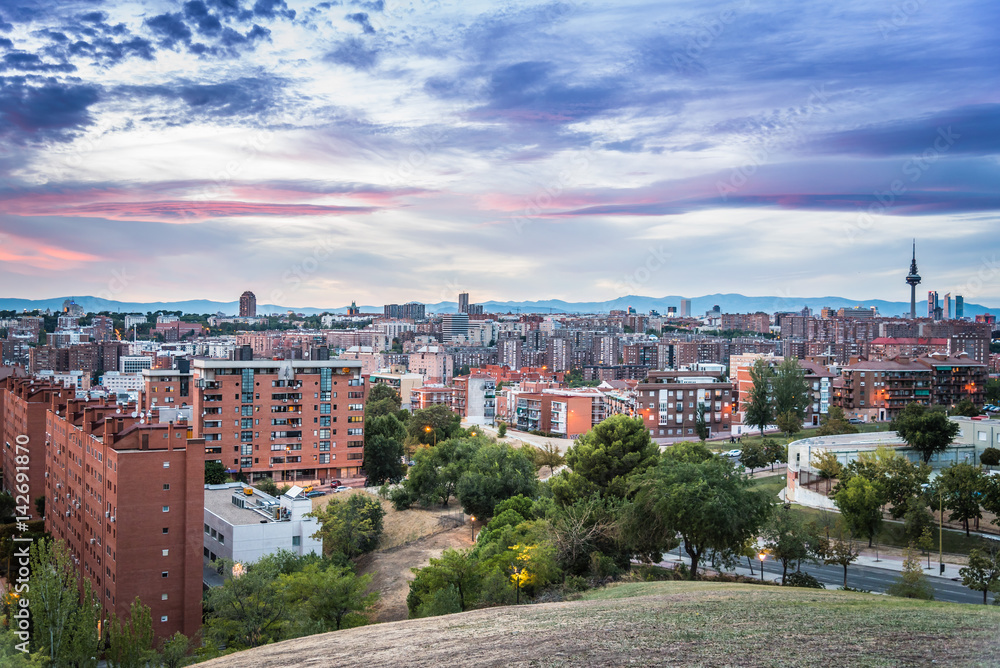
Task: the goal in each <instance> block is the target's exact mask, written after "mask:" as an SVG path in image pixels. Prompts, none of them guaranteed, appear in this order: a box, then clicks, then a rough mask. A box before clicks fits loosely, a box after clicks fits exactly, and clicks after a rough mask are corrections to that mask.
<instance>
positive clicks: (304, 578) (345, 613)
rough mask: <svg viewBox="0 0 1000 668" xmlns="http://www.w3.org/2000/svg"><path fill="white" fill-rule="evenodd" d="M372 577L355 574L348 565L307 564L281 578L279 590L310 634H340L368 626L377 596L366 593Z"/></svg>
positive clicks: (295, 616)
mask: <svg viewBox="0 0 1000 668" xmlns="http://www.w3.org/2000/svg"><path fill="white" fill-rule="evenodd" d="M371 582H372V576H371V575H361V576H359V575H358V574H357V573H355V572H354V571H353V570H352V569H351V568H350V567H349V566H335V565H328V564H327V565H323V564H319V563H312V564H307V565H306V566H305V567H304V568H303V569H302V570H300V571H296V572H295V573H291V574H288V575H282V576H281V582H280V585H279V586H280V588H281V590H282V593H283V595H284V596H285V598H286V600H287V602H288V605H289V607H290V608H293V609H295V610H296V614H294V615H292V617H293V618H294V619H296V621H297V622H302V621H306V620H307V621H308V624H305V625H304V626H305V627H306V629H307V630H308V632H309V633H324V632H326V631H331V630H333V631H339V630H341V629H345V628H353V627H355V626H362V625H364V624H367V623H368V618H367V616H366V613H367V612H368V611H370V610H371V609H372V607H373V606H374V605H375V602H376V601H377V600H378V593H377V592H372V593H370V594H368V593H366V591H367V590H368V588H369V587H370V586H371Z"/></svg>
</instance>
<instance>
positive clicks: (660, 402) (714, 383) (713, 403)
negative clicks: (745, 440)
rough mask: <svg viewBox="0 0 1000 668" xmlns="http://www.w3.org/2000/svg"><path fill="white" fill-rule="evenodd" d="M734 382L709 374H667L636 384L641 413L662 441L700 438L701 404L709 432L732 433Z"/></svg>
mask: <svg viewBox="0 0 1000 668" xmlns="http://www.w3.org/2000/svg"><path fill="white" fill-rule="evenodd" d="M733 395H734V392H733V384H732V383H728V382H722V381H720V380H719V379H718V378H717V377H714V376H706V375H693V374H692V375H686V374H685V375H677V374H663V375H657V376H653V375H652V374H651V377H650V382H647V383H639V385H638V386H637V387H636V402H635V406H636V410H637V413H638V414H637V417H639V418H640V419H642V422H643V424H644V425H645V426H646V428H647V429H649V433H650V436H652V437H653V438H655V439H656V440H658V441H660V440H662V441H668V442H669V441H677V440H691V439H696V438H698V436H697V432H696V427H697V423H698V411H699V407H700V406H703V407H704V410H705V424H706V426H707V427H708V429H709V435H710V436H714V435H718V434H721V433H728V432H729V431H730V427H731V425H732V418H733Z"/></svg>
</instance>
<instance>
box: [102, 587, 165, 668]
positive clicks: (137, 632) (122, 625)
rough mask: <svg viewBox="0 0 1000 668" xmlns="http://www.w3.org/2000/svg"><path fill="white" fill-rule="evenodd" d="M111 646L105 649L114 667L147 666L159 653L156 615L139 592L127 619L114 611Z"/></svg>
mask: <svg viewBox="0 0 1000 668" xmlns="http://www.w3.org/2000/svg"><path fill="white" fill-rule="evenodd" d="M108 626H109V640H108V649H107V652H106V653H105V656H106V658H107V659H108V664H109V665H110V666H111V668H144V666H146V664H147V663H149V660H150V659H151V658H152V657H153V656H154V655H155V652H154V651H153V619H152V617H150V614H149V608H148V607H146V606H145V605H143V604H142V601H140V600H139V597H138V596H136V597H135V600H134V601H132V605H131V607H130V608H129V617H128V618H127V619H118V618H117V617H115V616H114V615H112V616H111V619H110V620H109V624H108Z"/></svg>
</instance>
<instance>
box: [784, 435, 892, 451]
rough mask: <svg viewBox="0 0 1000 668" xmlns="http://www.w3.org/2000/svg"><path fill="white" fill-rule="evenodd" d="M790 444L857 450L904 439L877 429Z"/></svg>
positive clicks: (889, 444) (888, 444)
mask: <svg viewBox="0 0 1000 668" xmlns="http://www.w3.org/2000/svg"><path fill="white" fill-rule="evenodd" d="M788 445H789V447H792V446H798V447H802V446H818V447H821V448H825V449H827V450H857V449H858V448H865V447H876V448H877V447H879V446H903V445H906V441H904V440H903V439H902V438H900V437H899V435H898V434H896V432H894V431H877V432H868V433H865V434H835V435H833V436H813V437H811V438H803V439H799V440H798V441H793V442H792V443H789V444H788Z"/></svg>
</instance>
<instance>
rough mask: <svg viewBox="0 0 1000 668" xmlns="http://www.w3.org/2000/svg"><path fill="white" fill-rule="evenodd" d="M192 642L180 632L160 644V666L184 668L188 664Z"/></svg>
mask: <svg viewBox="0 0 1000 668" xmlns="http://www.w3.org/2000/svg"><path fill="white" fill-rule="evenodd" d="M190 648H191V641H190V640H189V639H188V637H187V636H186V635H184V634H183V633H181V632H180V631H178V632H177V633H175V634H174V635H172V636H170V637H169V638H164V639H163V640H162V641H161V642H160V665H161V666H163V668H182V666H186V665H187V664H188V651H190Z"/></svg>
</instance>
